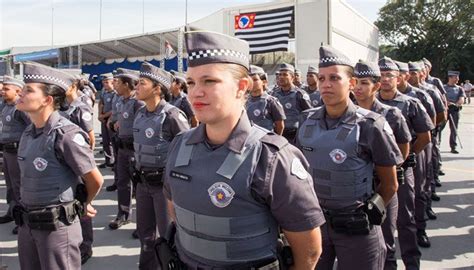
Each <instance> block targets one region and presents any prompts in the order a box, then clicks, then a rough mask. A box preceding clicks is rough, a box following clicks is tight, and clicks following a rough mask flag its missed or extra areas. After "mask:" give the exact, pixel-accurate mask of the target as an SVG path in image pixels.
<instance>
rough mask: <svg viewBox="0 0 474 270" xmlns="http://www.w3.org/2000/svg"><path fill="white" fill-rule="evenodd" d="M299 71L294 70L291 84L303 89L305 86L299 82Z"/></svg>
mask: <svg viewBox="0 0 474 270" xmlns="http://www.w3.org/2000/svg"><path fill="white" fill-rule="evenodd" d="M301 75H302V73H301V70H299V69H297V68H295V78H294V80H293V84H294V85H295V86H296V87H298V88H300V89H303V88H304V87H305V86H306V85H305V84H304V82H303V81H302V80H301Z"/></svg>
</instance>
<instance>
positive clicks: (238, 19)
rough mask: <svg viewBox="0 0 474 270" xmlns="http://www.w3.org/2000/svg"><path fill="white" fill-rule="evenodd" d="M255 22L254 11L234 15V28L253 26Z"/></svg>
mask: <svg viewBox="0 0 474 270" xmlns="http://www.w3.org/2000/svg"><path fill="white" fill-rule="evenodd" d="M254 22H255V13H248V14H240V15H237V16H235V24H234V28H235V29H248V28H253V25H254Z"/></svg>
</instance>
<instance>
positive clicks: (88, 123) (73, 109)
mask: <svg viewBox="0 0 474 270" xmlns="http://www.w3.org/2000/svg"><path fill="white" fill-rule="evenodd" d="M83 84H84V82H83V81H82V80H81V78H77V77H76V79H75V80H74V82H73V83H72V85H71V86H70V87H69V88H68V90H67V91H66V101H67V104H68V107H67V109H66V110H65V111H63V112H62V115H63V116H64V117H66V118H67V119H68V120H69V121H71V122H72V123H74V124H76V125H77V126H79V127H80V128H81V129H82V130H83V131H84V132H86V133H87V134H88V135H89V144H90V148H91V149H92V150H94V146H95V136H94V121H93V119H92V108H91V106H90V105H88V104H86V103H84V101H82V100H81V98H80V95H79V93H80V89H81V88H82V87H83ZM81 95H84V94H82V93H81ZM81 228H82V243H81V246H80V247H79V248H80V250H81V264H84V263H86V262H87V261H88V260H89V259H90V257H91V256H92V243H93V242H94V234H93V233H94V232H93V225H92V219H91V218H90V217H87V216H85V217H81Z"/></svg>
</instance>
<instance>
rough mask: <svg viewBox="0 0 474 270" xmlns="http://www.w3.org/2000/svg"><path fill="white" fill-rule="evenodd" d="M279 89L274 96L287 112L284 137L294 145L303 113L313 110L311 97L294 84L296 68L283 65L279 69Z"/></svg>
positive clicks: (273, 93) (274, 92)
mask: <svg viewBox="0 0 474 270" xmlns="http://www.w3.org/2000/svg"><path fill="white" fill-rule="evenodd" d="M278 71H279V75H278V85H279V86H278V88H276V89H275V90H274V91H273V92H272V95H273V96H274V97H276V98H278V100H279V101H280V103H281V105H283V109H284V110H285V115H286V119H285V129H284V130H283V134H282V135H283V137H285V138H286V139H287V140H288V141H289V142H290V143H294V141H295V136H296V132H297V131H298V127H299V124H300V123H299V121H300V117H301V113H302V112H303V111H304V110H307V109H310V108H311V100H310V99H309V95H308V94H307V93H306V92H304V91H303V90H301V89H300V88H298V87H297V86H295V85H294V84H293V81H294V78H295V67H293V66H292V65H290V64H287V63H283V64H281V65H280V67H279V70H278Z"/></svg>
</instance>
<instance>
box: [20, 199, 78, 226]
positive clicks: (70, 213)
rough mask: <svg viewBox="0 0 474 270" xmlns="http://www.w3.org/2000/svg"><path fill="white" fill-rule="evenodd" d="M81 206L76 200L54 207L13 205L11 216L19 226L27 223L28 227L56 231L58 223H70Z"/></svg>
mask: <svg viewBox="0 0 474 270" xmlns="http://www.w3.org/2000/svg"><path fill="white" fill-rule="evenodd" d="M79 207H81V206H80V203H79V202H78V201H77V200H74V201H72V202H69V203H65V204H62V205H58V206H54V207H44V208H38V209H36V208H35V209H25V208H23V207H22V206H18V205H17V206H15V208H14V209H13V216H14V218H15V223H16V224H17V225H19V226H21V225H23V224H27V225H28V227H30V229H35V230H42V231H56V230H57V229H58V228H59V227H60V224H59V222H61V223H63V224H64V225H66V226H69V225H71V224H72V223H74V221H75V220H76V217H77V216H78V214H79V210H78V208H79Z"/></svg>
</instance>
